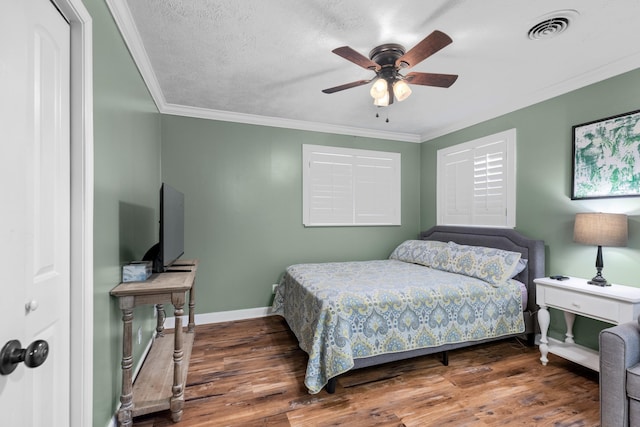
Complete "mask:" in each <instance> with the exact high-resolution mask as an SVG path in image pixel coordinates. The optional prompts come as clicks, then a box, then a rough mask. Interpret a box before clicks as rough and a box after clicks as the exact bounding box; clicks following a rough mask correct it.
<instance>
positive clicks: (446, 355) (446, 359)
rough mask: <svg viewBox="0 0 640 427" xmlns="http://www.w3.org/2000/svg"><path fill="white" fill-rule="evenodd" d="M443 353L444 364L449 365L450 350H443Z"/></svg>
mask: <svg viewBox="0 0 640 427" xmlns="http://www.w3.org/2000/svg"><path fill="white" fill-rule="evenodd" d="M441 354H442V364H443V365H444V366H449V352H448V351H443V352H442V353H441Z"/></svg>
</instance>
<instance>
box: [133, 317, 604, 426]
mask: <svg viewBox="0 0 640 427" xmlns="http://www.w3.org/2000/svg"><path fill="white" fill-rule="evenodd" d="M539 357H540V353H539V352H538V349H537V347H527V346H526V345H524V344H522V343H520V342H519V341H518V340H515V339H510V340H505V341H500V342H497V343H492V344H485V345H480V346H475V347H471V348H468V349H462V350H455V351H452V352H450V353H449V366H443V365H442V364H441V362H440V360H439V357H438V356H425V357H421V358H417V359H412V360H407V361H402V362H394V363H389V364H386V365H382V366H377V367H372V368H365V369H361V370H356V371H352V372H350V373H347V374H344V375H342V376H340V377H339V378H338V382H337V386H336V392H335V394H333V395H330V394H328V393H327V392H326V391H324V390H323V391H321V392H320V393H319V394H316V395H310V394H309V393H308V392H307V389H306V388H305V387H304V384H303V380H304V373H305V369H306V361H307V356H306V353H304V352H303V351H302V350H300V349H299V348H298V345H297V340H296V339H295V337H294V336H293V334H292V333H291V332H290V330H289V328H288V326H287V324H286V322H285V321H284V320H283V319H282V318H281V317H279V316H271V317H266V318H259V319H251V320H243V321H237V322H228V323H219V324H212V325H202V326H197V327H196V339H195V343H194V346H193V351H192V354H191V364H190V367H189V375H188V378H187V387H186V390H185V399H186V402H185V407H184V415H183V417H182V421H181V422H179V423H173V422H172V421H171V417H170V414H169V412H168V411H164V412H159V413H157V414H153V415H147V416H143V417H139V418H136V419H134V426H136V427H167V426H176V427H178V426H190V427H191V426H195V427H198V426H207V427H213V426H215V427H218V426H242V427H254V426H255V427H257V426H294V427H298V426H336V425H349V426H405V427H414V426H455V427H460V426H556V427H570V426H571V427H578V426H599V424H600V408H599V400H598V374H597V373H596V372H593V371H591V370H588V369H586V368H583V367H581V366H579V365H576V364H573V363H571V362H568V361H565V360H563V359H561V358H559V357H556V356H554V355H549V364H548V366H546V367H545V366H542V365H541V364H540V361H539V360H538V358H539Z"/></svg>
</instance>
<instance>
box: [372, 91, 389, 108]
mask: <svg viewBox="0 0 640 427" xmlns="http://www.w3.org/2000/svg"><path fill="white" fill-rule="evenodd" d="M373 105H376V106H378V107H387V106H388V105H389V92H388V91H387V92H385V93H384V95H383V96H381V97H380V98H375V99H374V100H373Z"/></svg>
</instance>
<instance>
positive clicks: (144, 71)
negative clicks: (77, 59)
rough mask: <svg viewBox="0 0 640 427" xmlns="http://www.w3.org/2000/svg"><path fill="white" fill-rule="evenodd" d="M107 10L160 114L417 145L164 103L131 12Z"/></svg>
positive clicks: (408, 138)
mask: <svg viewBox="0 0 640 427" xmlns="http://www.w3.org/2000/svg"><path fill="white" fill-rule="evenodd" d="M106 2H107V5H108V7H109V10H110V11H111V14H112V15H113V18H114V20H115V22H116V25H117V26H118V29H119V30H120V33H121V34H122V37H123V39H124V41H125V43H126V45H127V47H128V49H129V52H130V53H131V56H132V57H133V60H134V62H135V63H136V66H137V67H138V70H139V72H140V74H141V75H142V79H143V80H144V82H145V84H146V85H147V88H148V89H149V92H150V93H151V97H152V98H153V100H154V102H155V104H156V107H157V108H158V110H159V111H160V113H162V114H172V115H177V116H186V117H196V118H202V119H210V120H220V121H226V122H236V123H246V124H253V125H261V126H270V127H277V128H287V129H298V130H307V131H313V132H325V133H332V134H339V135H349V136H360V137H367V138H379V139H388V140H393V141H404V142H415V143H419V142H421V141H420V135H418V134H414V133H399V132H385V131H378V130H372V129H362V128H355V127H349V126H338V125H330V124H326V123H314V122H307V121H302V120H291V119H282V118H278V117H266V116H259V115H253V114H244V113H234V112H230V111H220V110H211V109H205V108H196V107H187V106H182V105H176V104H168V103H167V102H166V99H165V96H164V94H163V93H162V89H161V88H160V84H159V82H158V78H157V77H156V74H155V72H154V71H153V67H152V66H151V61H150V60H149V56H148V55H147V51H146V50H145V48H144V45H143V44H142V38H141V37H140V33H139V32H138V28H137V27H136V24H135V22H134V20H133V17H132V15H131V10H130V9H129V6H128V5H127V3H126V2H125V1H124V0H106Z"/></svg>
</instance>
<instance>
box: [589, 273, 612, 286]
mask: <svg viewBox="0 0 640 427" xmlns="http://www.w3.org/2000/svg"><path fill="white" fill-rule="evenodd" d="M587 283H588V284H590V285H596V286H602V287H604V286H611V283H609V282H607V279H605V278H604V277H602V276H601V275H599V274H598V275H597V276H596V277H594V278H593V279H591V280H589V281H588V282H587Z"/></svg>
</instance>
